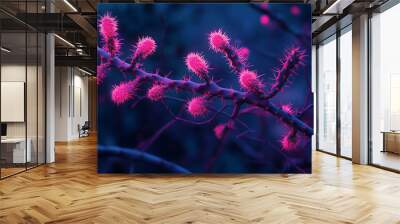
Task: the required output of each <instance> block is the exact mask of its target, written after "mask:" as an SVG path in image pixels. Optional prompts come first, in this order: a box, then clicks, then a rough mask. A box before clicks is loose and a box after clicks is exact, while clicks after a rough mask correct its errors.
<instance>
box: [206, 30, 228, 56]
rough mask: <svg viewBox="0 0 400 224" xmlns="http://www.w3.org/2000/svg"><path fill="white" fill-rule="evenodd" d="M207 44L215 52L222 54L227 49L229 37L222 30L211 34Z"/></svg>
mask: <svg viewBox="0 0 400 224" xmlns="http://www.w3.org/2000/svg"><path fill="white" fill-rule="evenodd" d="M208 42H209V44H210V46H211V49H213V50H214V51H215V52H224V51H225V49H226V48H227V47H229V37H228V35H226V34H225V33H224V32H223V31H222V30H217V31H214V32H211V33H210V35H209V36H208Z"/></svg>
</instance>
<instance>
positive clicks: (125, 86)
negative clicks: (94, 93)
mask: <svg viewBox="0 0 400 224" xmlns="http://www.w3.org/2000/svg"><path fill="white" fill-rule="evenodd" d="M135 90H136V80H132V81H128V82H122V83H120V84H119V85H116V86H115V87H114V89H113V90H112V92H111V99H112V101H113V102H114V103H115V104H117V105H120V104H123V103H125V102H126V101H128V100H131V99H132V98H133V93H134V92H135Z"/></svg>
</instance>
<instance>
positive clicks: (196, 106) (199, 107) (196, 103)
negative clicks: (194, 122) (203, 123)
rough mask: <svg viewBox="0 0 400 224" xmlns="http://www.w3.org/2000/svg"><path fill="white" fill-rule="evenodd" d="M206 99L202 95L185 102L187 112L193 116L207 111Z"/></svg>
mask: <svg viewBox="0 0 400 224" xmlns="http://www.w3.org/2000/svg"><path fill="white" fill-rule="evenodd" d="M206 103H207V101H206V99H204V98H203V97H194V98H192V99H191V100H190V101H189V102H188V104H187V110H188V112H189V113H190V114H191V115H192V116H194V117H197V116H201V115H204V114H205V113H206V112H207V107H206Z"/></svg>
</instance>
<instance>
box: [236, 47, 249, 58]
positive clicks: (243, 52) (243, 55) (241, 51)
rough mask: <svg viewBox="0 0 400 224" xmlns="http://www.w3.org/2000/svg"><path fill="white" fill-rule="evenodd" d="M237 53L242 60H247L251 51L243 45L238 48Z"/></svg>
mask: <svg viewBox="0 0 400 224" xmlns="http://www.w3.org/2000/svg"><path fill="white" fill-rule="evenodd" d="M236 54H237V55H238V57H239V60H240V61H241V62H245V61H247V59H248V58H249V55H250V51H249V49H248V48H247V47H241V48H239V49H237V50H236Z"/></svg>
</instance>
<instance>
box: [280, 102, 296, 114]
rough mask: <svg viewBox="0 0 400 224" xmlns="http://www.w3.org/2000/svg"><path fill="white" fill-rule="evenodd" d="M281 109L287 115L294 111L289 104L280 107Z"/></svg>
mask: <svg viewBox="0 0 400 224" xmlns="http://www.w3.org/2000/svg"><path fill="white" fill-rule="evenodd" d="M281 108H282V110H283V111H285V112H286V113H288V114H294V109H293V107H292V105H291V104H285V105H282V107H281Z"/></svg>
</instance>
